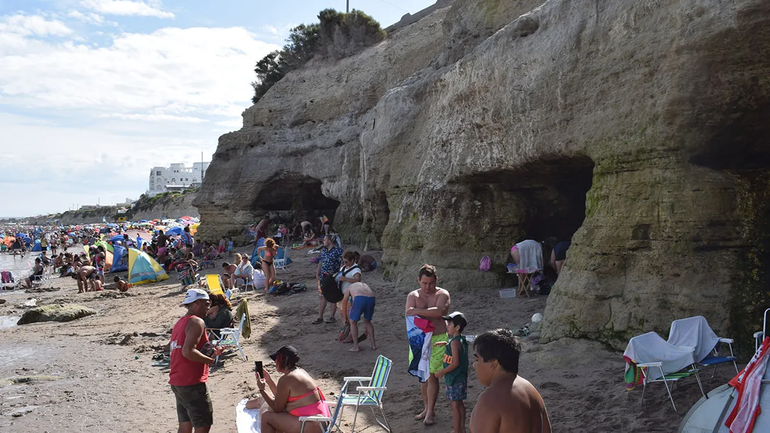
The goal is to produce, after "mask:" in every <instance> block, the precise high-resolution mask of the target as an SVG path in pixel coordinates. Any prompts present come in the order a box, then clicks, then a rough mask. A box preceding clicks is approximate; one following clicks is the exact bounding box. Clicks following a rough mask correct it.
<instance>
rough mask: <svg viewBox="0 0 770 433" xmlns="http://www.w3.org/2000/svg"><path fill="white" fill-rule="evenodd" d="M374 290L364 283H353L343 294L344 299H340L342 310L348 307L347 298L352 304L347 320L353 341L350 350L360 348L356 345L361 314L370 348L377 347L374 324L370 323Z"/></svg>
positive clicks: (355, 350) (372, 314) (356, 350)
mask: <svg viewBox="0 0 770 433" xmlns="http://www.w3.org/2000/svg"><path fill="white" fill-rule="evenodd" d="M374 298H375V295H374V291H373V290H372V289H371V288H369V286H368V285H366V284H364V283H353V284H351V285H350V287H349V288H348V291H347V293H346V294H345V298H344V301H342V309H343V311H347V309H348V300H352V306H351V307H350V313H349V318H348V322H349V324H350V336H351V337H352V338H351V341H352V342H353V347H352V348H351V349H350V351H351V352H359V351H360V350H361V348H360V347H358V339H357V338H356V336H357V335H358V321H359V320H361V315H362V314H363V316H364V329H365V332H366V335H367V336H368V337H369V341H371V343H370V347H371V348H372V350H376V349H377V344H376V343H375V341H374V325H373V324H372V316H374V304H375V299H374Z"/></svg>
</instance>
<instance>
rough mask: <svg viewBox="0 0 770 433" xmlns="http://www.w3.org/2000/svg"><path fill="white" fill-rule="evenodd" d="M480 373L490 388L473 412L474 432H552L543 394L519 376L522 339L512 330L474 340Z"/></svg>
mask: <svg viewBox="0 0 770 433" xmlns="http://www.w3.org/2000/svg"><path fill="white" fill-rule="evenodd" d="M473 349H474V354H473V357H474V359H475V362H474V363H473V365H474V367H475V368H476V376H477V377H478V379H479V382H480V383H481V385H482V386H484V387H486V389H485V390H484V391H483V392H482V393H481V395H479V399H478V401H477V402H476V406H475V407H474V408H473V413H472V414H471V433H530V432H537V433H551V421H550V420H549V419H548V411H547V410H546V408H545V403H544V402H543V398H542V397H541V396H540V393H538V392H537V389H535V387H534V386H532V384H531V383H529V382H528V381H527V380H526V379H524V378H523V377H521V376H518V373H519V355H520V354H521V342H520V341H519V339H518V338H517V337H515V336H514V335H513V333H512V332H511V331H510V330H508V329H497V330H494V331H487V332H485V333H483V334H481V335H479V336H478V337H476V340H475V341H474V342H473Z"/></svg>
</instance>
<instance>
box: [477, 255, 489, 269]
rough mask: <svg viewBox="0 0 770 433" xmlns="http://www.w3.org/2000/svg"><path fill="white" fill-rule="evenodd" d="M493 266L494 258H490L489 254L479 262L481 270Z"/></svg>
mask: <svg viewBox="0 0 770 433" xmlns="http://www.w3.org/2000/svg"><path fill="white" fill-rule="evenodd" d="M491 267H492V259H490V258H489V256H484V257H482V258H481V261H480V262H479V271H481V272H487V271H489V269H490V268H491Z"/></svg>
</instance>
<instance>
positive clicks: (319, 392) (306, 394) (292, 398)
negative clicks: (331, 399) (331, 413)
mask: <svg viewBox="0 0 770 433" xmlns="http://www.w3.org/2000/svg"><path fill="white" fill-rule="evenodd" d="M316 391H318V395H319V396H320V397H321V400H326V398H325V397H324V393H323V392H321V388H319V387H317V386H316V387H315V389H311V390H310V391H308V392H306V393H304V394H302V395H301V396H299V397H292V396H289V398H288V401H292V402H293V401H297V400H300V399H303V398H305V397H307V396H309V395H310V394H312V393H314V392H316Z"/></svg>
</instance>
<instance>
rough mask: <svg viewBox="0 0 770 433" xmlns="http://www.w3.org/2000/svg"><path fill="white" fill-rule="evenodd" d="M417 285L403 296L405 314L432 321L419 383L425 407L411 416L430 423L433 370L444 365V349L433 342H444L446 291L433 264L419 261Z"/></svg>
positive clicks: (434, 389)
mask: <svg viewBox="0 0 770 433" xmlns="http://www.w3.org/2000/svg"><path fill="white" fill-rule="evenodd" d="M417 282H418V283H419V284H420V288H419V289H417V290H414V291H412V292H410V293H409V295H407V297H406V315H407V316H419V317H421V318H423V319H426V320H429V321H430V322H431V324H432V325H433V328H434V330H433V336H432V337H431V344H430V349H429V350H430V351H431V352H430V356H429V357H430V375H429V376H428V380H427V381H426V382H424V383H421V384H420V388H421V392H422V401H423V404H424V405H425V408H424V410H423V411H422V412H420V414H418V415H417V416H415V419H416V420H422V422H423V423H424V424H426V425H432V424H433V423H434V422H435V421H434V416H435V414H434V408H435V406H436V399H437V398H438V378H437V377H436V372H437V371H439V370H441V369H442V368H443V366H444V364H443V358H444V353H443V351H442V350H440V349H434V346H435V344H436V343H439V342H446V341H447V333H446V324H445V323H444V319H443V316H445V315H446V314H447V313H449V292H447V291H446V290H444V289H442V288H440V287H437V286H436V284H437V283H438V275H437V274H436V268H435V267H434V266H431V265H428V264H426V265H423V266H422V268H420V273H419V274H418V276H417Z"/></svg>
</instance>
